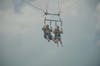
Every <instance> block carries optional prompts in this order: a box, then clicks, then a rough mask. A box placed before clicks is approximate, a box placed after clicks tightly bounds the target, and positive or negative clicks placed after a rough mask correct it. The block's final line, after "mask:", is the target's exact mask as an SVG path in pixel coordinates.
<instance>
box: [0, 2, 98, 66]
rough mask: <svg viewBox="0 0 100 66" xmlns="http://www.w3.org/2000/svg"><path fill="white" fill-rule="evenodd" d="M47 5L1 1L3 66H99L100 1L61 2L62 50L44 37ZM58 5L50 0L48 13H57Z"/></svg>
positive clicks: (0, 43)
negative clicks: (44, 14) (44, 15)
mask: <svg viewBox="0 0 100 66" xmlns="http://www.w3.org/2000/svg"><path fill="white" fill-rule="evenodd" d="M31 4H33V5H35V6H36V7H38V8H39V9H38V8H36V7H35V6H32V5H31ZM46 4H47V0H0V66H100V0H60V5H61V6H62V9H61V11H62V12H61V18H62V20H63V30H64V34H63V35H62V41H63V45H64V46H63V47H59V48H57V47H56V44H54V42H53V41H51V42H50V43H48V42H47V40H45V39H44V38H43V32H42V30H41V28H42V26H43V19H44V17H43V12H42V10H44V9H46ZM57 5H58V3H57V0H49V7H48V9H49V11H50V12H57Z"/></svg>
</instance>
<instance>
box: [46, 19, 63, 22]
mask: <svg viewBox="0 0 100 66" xmlns="http://www.w3.org/2000/svg"><path fill="white" fill-rule="evenodd" d="M45 21H50V22H51V21H52V22H61V20H53V19H45Z"/></svg>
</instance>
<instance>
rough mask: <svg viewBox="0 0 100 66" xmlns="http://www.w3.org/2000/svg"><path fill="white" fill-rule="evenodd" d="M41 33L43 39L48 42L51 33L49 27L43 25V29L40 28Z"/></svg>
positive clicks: (50, 38)
mask: <svg viewBox="0 0 100 66" xmlns="http://www.w3.org/2000/svg"><path fill="white" fill-rule="evenodd" d="M42 30H43V32H44V38H45V39H47V40H48V42H49V41H50V40H52V35H51V32H52V29H50V28H49V25H48V24H47V25H44V26H43V28H42Z"/></svg>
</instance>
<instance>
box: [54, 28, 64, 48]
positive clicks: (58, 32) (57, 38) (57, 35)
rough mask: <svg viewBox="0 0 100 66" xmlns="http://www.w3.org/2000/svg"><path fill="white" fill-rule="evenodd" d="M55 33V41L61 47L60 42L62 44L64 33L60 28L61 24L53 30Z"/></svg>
mask: <svg viewBox="0 0 100 66" xmlns="http://www.w3.org/2000/svg"><path fill="white" fill-rule="evenodd" d="M53 33H54V42H55V43H57V46H58V47H59V42H60V44H61V46H63V45H62V40H61V34H62V33H63V31H62V29H61V30H60V29H59V26H56V28H55V29H54V31H53Z"/></svg>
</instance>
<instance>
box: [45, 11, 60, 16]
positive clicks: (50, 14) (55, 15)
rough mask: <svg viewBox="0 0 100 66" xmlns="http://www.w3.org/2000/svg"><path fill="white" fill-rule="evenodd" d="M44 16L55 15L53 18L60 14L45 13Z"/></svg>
mask: <svg viewBox="0 0 100 66" xmlns="http://www.w3.org/2000/svg"><path fill="white" fill-rule="evenodd" d="M45 15H55V16H60V14H59V13H58V14H54V13H48V12H45Z"/></svg>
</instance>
